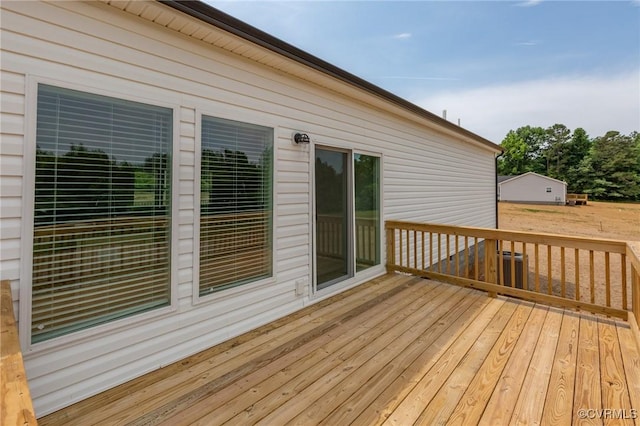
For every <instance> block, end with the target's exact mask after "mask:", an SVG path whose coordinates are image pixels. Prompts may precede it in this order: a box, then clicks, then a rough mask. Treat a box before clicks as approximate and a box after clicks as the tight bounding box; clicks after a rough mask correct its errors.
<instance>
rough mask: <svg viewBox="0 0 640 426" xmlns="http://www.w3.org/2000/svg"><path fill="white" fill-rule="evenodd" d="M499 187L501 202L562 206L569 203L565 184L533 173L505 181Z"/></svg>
mask: <svg viewBox="0 0 640 426" xmlns="http://www.w3.org/2000/svg"><path fill="white" fill-rule="evenodd" d="M499 185H500V201H512V202H521V203H541V204H560V205H564V204H565V203H566V201H567V184H566V183H565V182H562V181H559V180H557V179H553V178H550V177H547V176H543V175H539V174H537V173H533V172H529V173H525V174H523V175H520V176H516V177H513V178H511V179H508V180H505V181H503V182H501V183H500V184H499Z"/></svg>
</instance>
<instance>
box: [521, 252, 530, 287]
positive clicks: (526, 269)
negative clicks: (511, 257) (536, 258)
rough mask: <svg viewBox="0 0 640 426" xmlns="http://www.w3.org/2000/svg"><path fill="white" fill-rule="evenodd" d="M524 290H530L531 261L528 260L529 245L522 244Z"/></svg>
mask: <svg viewBox="0 0 640 426" xmlns="http://www.w3.org/2000/svg"><path fill="white" fill-rule="evenodd" d="M522 288H523V289H524V290H529V260H528V259H527V243H524V242H523V243H522Z"/></svg>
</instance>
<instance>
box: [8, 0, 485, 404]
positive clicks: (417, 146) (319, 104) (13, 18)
mask: <svg viewBox="0 0 640 426" xmlns="http://www.w3.org/2000/svg"><path fill="white" fill-rule="evenodd" d="M134 3H135V2H134ZM136 4H139V5H142V6H143V5H144V3H142V2H138V3H136ZM1 7H2V34H1V36H2V45H1V48H2V52H1V57H0V59H1V65H0V66H1V69H0V77H1V81H2V85H1V90H2V103H1V110H0V112H1V122H2V126H1V131H2V150H1V152H0V165H1V172H0V173H1V174H2V175H1V176H2V190H1V192H0V196H1V200H0V201H1V204H0V209H1V213H2V215H1V222H0V229H1V231H2V235H1V241H0V243H1V248H0V252H1V256H0V258H1V264H0V271H1V272H0V274H1V276H0V278H1V279H2V280H5V279H7V280H10V281H11V285H12V291H13V297H14V304H15V308H16V311H18V310H19V311H20V315H19V317H20V320H21V322H22V324H21V325H20V330H21V332H23V331H24V330H26V329H28V323H27V320H28V318H29V303H30V302H29V299H28V298H26V297H22V299H20V296H21V295H22V296H24V295H28V294H29V292H28V288H29V285H30V283H29V276H30V272H29V261H30V237H29V235H30V234H31V232H32V229H33V228H32V227H33V224H32V213H31V209H32V203H33V194H32V189H31V188H33V168H34V166H33V158H34V157H33V153H34V150H35V146H34V145H35V142H34V137H35V136H34V133H35V129H34V115H35V100H36V90H35V89H36V84H37V83H38V82H46V83H48V84H54V85H62V86H68V87H71V88H76V89H79V90H87V91H92V92H96V93H103V94H106V95H109V96H114V97H123V98H125V99H129V98H131V99H133V100H139V101H143V102H148V103H154V104H159V105H164V106H170V107H172V108H174V117H175V119H174V128H175V132H174V133H175V137H174V145H175V146H174V181H173V186H174V194H173V202H174V212H173V224H174V225H173V230H172V232H173V242H174V244H173V254H172V265H173V266H172V267H173V271H172V291H173V294H174V303H173V305H172V310H171V311H170V312H165V313H163V314H162V315H155V316H151V317H147V316H140V317H130V318H127V320H125V321H121V322H116V323H112V324H109V325H106V326H99V327H96V328H95V329H92V330H90V331H89V332H87V333H80V334H78V335H70V336H66V337H65V338H61V339H54V341H50V342H46V344H44V345H40V346H38V345H33V346H31V345H29V343H28V342H27V341H25V340H24V339H23V341H22V345H23V351H24V356H25V362H26V368H27V375H28V379H29V384H30V387H31V393H32V396H33V398H34V404H35V409H36V412H37V415H38V416H42V415H45V414H48V413H50V412H52V411H55V410H57V409H60V408H62V407H64V406H67V405H69V404H71V403H73V402H76V401H78V400H81V399H84V398H86V397H88V396H91V395H93V394H96V393H98V392H100V391H103V390H106V389H108V388H111V387H113V386H115V385H117V384H120V383H123V382H125V381H128V380H130V379H132V378H134V377H137V376H140V375H142V374H144V373H146V372H149V371H152V370H154V369H157V368H160V367H161V366H163V365H167V364H169V363H171V362H174V361H176V360H179V359H182V358H184V357H186V356H189V355H191V354H194V353H197V352H199V351H201V350H203V349H205V348H208V347H210V346H212V345H214V344H216V343H219V342H222V341H224V340H226V339H228V338H231V337H233V336H236V335H238V334H241V333H243V332H245V331H248V330H250V329H253V328H255V327H257V326H259V325H261V324H265V323H267V322H270V321H272V320H274V319H277V318H279V317H282V316H284V315H286V314H288V313H291V312H293V311H295V310H298V309H300V308H302V307H304V306H305V305H307V304H310V303H314V302H316V301H318V300H320V299H321V298H322V297H326V296H329V295H330V292H327V293H325V294H316V295H314V294H313V293H312V292H306V294H302V295H299V294H297V293H296V285H297V284H300V283H301V284H302V285H305V284H306V285H307V286H309V285H310V284H309V283H310V282H311V277H312V276H311V274H312V265H311V263H312V251H311V250H312V245H311V235H312V233H311V231H312V223H311V221H310V220H311V218H312V215H311V212H312V204H311V203H312V198H311V195H310V194H311V188H312V186H311V185H312V162H311V161H310V158H311V153H312V149H311V148H310V147H299V146H295V145H293V144H292V142H291V135H292V132H294V131H295V130H303V131H305V132H307V133H308V134H310V135H311V137H312V141H313V143H314V144H321V145H330V146H338V147H342V148H348V149H357V150H362V151H364V152H371V153H375V154H379V155H381V156H382V164H383V172H382V175H383V197H382V198H383V214H384V217H383V218H384V219H406V220H416V221H429V222H440V223H448V224H457V225H470V226H482V227H493V226H494V224H495V219H496V218H495V201H494V200H495V198H494V153H493V152H492V151H491V150H490V149H488V148H486V147H482V146H480V145H474V144H471V143H468V142H461V141H458V140H456V139H454V138H452V137H451V136H447V135H445V133H439V132H438V131H437V130H434V129H430V128H428V127H426V126H424V125H420V124H419V123H417V122H416V121H412V120H408V119H406V118H402V117H399V116H393V115H391V114H389V113H386V112H384V111H382V110H380V109H377V108H373V107H371V106H370V105H367V104H365V103H363V102H361V101H356V100H354V99H351V98H348V97H346V96H344V95H341V94H338V93H336V92H333V91H330V90H327V89H324V88H322V87H321V86H319V85H315V84H311V83H309V82H306V81H303V80H301V79H299V78H295V77H291V76H289V75H286V74H284V73H282V72H280V71H275V70H273V69H271V68H268V67H265V66H263V65H259V64H258V63H256V62H254V61H250V60H247V59H245V58H242V57H240V56H238V55H236V54H233V53H229V52H227V51H225V50H223V49H219V48H214V47H212V46H211V45H209V44H206V43H204V42H200V41H195V40H193V39H191V38H189V37H187V36H185V35H183V34H180V33H178V32H176V31H172V30H170V29H167V28H165V27H163V26H161V25H158V24H155V23H152V22H149V21H146V20H144V19H141V18H138V17H136V16H134V15H132V14H129V13H126V12H123V11H121V10H118V9H117V8H115V7H112V6H109V5H106V4H103V3H96V2H88V3H79V2H55V3H39V2H2V4H1ZM162 7H164V6H162ZM166 10H167V12H168V13H175V12H173V11H172V10H171V9H168V8H167V9H166ZM172 22H174V23H176V22H179V20H176V21H172ZM191 24H192V25H194V24H193V23H191ZM197 29H198V28H197V27H196V28H194V31H196V30H197ZM265 54H267V53H265ZM200 112H203V113H207V114H212V115H217V116H221V117H224V118H232V119H236V120H241V121H247V122H252V123H255V124H261V125H267V126H271V127H273V128H274V129H275V156H276V157H275V168H276V172H275V186H274V191H275V206H276V207H275V227H276V228H275V232H274V235H275V259H276V268H275V274H274V275H275V276H274V279H273V280H270V281H267V282H263V283H260V284H259V285H254V284H249V285H244V286H241V287H237V288H234V289H230V290H227V291H224V292H221V293H218V294H217V295H216V297H212V298H208V299H206V300H204V301H200V302H198V303H195V302H194V297H193V293H194V291H193V288H194V287H193V279H194V275H197V274H194V268H193V265H194V256H196V255H197V254H196V251H195V250H196V245H195V244H194V226H195V221H196V220H197V217H196V211H197V210H196V206H195V202H194V200H195V191H194V178H195V175H196V173H198V171H197V169H196V155H195V152H196V146H197V138H198V134H197V133H198V132H197V127H196V121H197V117H198V113H200ZM382 244H384V239H383V241H382ZM382 252H383V253H384V246H383V247H382ZM383 263H384V262H383ZM382 272H383V267H382V266H380V267H378V268H373V269H371V270H368V271H367V273H366V274H362V275H359V276H357V277H356V278H354V279H352V280H350V281H349V282H347V283H345V284H344V285H342V286H338V287H335V288H333V287H332V288H330V291H336V290H342V289H344V288H346V287H348V286H352V285H357V284H358V283H361V282H363V281H365V280H367V279H369V278H371V277H372V276H375V275H377V274H380V273H382Z"/></svg>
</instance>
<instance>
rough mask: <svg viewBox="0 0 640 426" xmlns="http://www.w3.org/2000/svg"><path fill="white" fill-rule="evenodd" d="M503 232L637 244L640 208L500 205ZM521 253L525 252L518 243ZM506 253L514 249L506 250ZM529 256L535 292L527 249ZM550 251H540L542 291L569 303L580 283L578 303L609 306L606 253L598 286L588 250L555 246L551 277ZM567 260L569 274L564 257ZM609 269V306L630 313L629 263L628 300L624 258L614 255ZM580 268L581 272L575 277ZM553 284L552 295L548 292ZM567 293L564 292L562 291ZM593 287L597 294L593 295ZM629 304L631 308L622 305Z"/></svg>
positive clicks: (596, 263)
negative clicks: (561, 248) (623, 266)
mask: <svg viewBox="0 0 640 426" xmlns="http://www.w3.org/2000/svg"><path fill="white" fill-rule="evenodd" d="M498 214H499V225H500V229H505V230H517V231H529V232H544V233H552V234H563V235H570V236H581V237H590V238H603V239H616V240H625V241H627V240H636V241H640V204H622V203H605V202H591V201H590V202H589V203H588V204H587V205H586V206H548V205H534V204H515V203H500V204H499V206H498ZM515 249H516V251H522V246H521V245H520V244H517V245H516V247H515ZM506 250H509V249H508V248H506ZM526 250H527V255H528V270H529V274H528V286H529V289H531V290H533V288H532V287H533V286H534V282H535V281H536V280H535V272H534V270H535V269H534V268H535V260H534V259H535V257H534V256H533V255H532V254H533V253H532V251H533V250H532V248H531V247H528V248H526ZM547 253H548V252H547V247H546V246H540V247H539V259H538V270H539V277H538V282H539V290H538V291H540V292H543V293H551V294H555V295H558V296H562V295H563V293H564V296H566V297H568V298H576V295H575V293H576V291H575V290H576V285H575V284H576V281H577V282H578V284H579V285H578V288H579V290H580V294H579V296H578V298H579V299H580V300H581V301H585V302H595V303H597V304H604V305H607V304H608V303H607V298H606V280H607V278H606V277H607V273H606V267H605V264H606V260H605V255H604V253H602V252H594V253H593V259H594V260H593V269H594V273H593V281H594V285H593V287H592V286H591V280H592V278H591V273H590V262H591V259H590V253H589V251H588V250H580V251H579V253H578V252H576V251H575V250H574V249H565V250H564V254H562V253H561V251H560V248H558V247H554V248H552V252H551V256H550V257H551V274H549V273H548V269H549V268H548V265H549V263H548V260H547V258H548V255H547ZM562 256H564V258H565V262H564V265H565V267H564V270H563V268H562V261H561V258H562ZM609 263H610V269H609V282H610V288H611V290H610V306H612V307H615V308H624V309H629V308H630V306H629V305H630V295H631V277H630V267H629V261H628V260H627V261H626V265H625V269H626V273H625V275H627V280H626V282H627V292H626V293H627V296H626V297H625V296H624V295H623V293H624V291H623V289H622V287H623V286H622V282H623V277H622V273H623V272H622V259H621V257H620V255H618V254H611V255H610V259H609ZM576 264H578V266H579V267H578V271H577V273H576ZM549 281H551V284H552V290H551V291H550V290H549V288H548V282H549ZM563 288H564V290H563ZM592 288H593V290H592ZM625 298H626V299H627V304H626V306H625V303H624V302H623V301H624V299H625Z"/></svg>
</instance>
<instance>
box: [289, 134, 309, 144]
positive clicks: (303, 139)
mask: <svg viewBox="0 0 640 426" xmlns="http://www.w3.org/2000/svg"><path fill="white" fill-rule="evenodd" d="M293 141H294V142H295V143H296V144H298V145H300V144H305V143H310V142H311V138H309V135H308V134H306V133H296V134H294V135H293Z"/></svg>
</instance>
